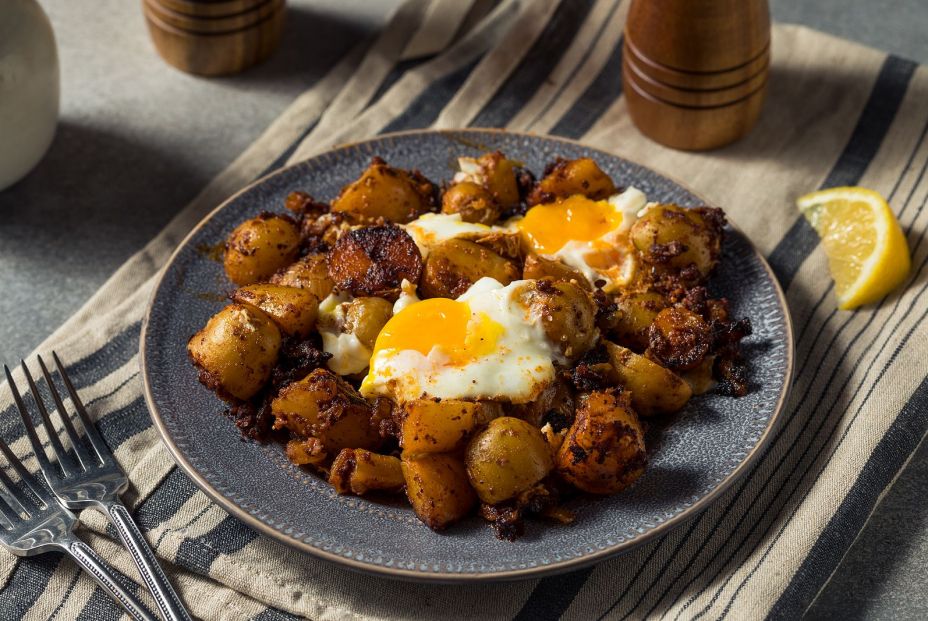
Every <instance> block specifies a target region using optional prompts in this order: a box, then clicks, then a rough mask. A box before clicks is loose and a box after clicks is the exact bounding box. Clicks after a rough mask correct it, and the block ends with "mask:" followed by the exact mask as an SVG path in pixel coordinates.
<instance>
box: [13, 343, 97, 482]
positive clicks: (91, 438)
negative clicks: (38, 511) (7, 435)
mask: <svg viewBox="0 0 928 621" xmlns="http://www.w3.org/2000/svg"><path fill="white" fill-rule="evenodd" d="M52 356H53V357H54V359H55V366H56V367H57V370H58V375H59V376H60V377H61V379H62V381H63V383H64V385H65V388H66V389H67V391H68V395H69V397H70V398H71V403H72V404H73V406H74V409H75V411H76V412H77V418H79V419H80V421H81V426H82V427H83V430H84V433H83V435H82V434H80V433H79V432H78V430H77V428H76V427H75V426H74V424H73V423H72V422H71V417H70V416H69V415H68V413H67V411H66V410H65V406H64V400H63V399H62V398H61V394H60V393H59V392H58V388H57V387H56V385H55V382H54V381H53V380H52V376H51V373H49V371H48V368H47V367H46V366H45V361H44V360H42V357H41V356H37V358H38V361H39V366H40V367H41V369H42V376H43V377H44V378H45V384H46V386H47V387H48V392H49V394H51V397H52V400H53V401H54V402H55V408H54V409H55V411H56V412H57V413H58V417H59V419H61V423H62V428H63V429H64V433H65V435H66V436H67V437H68V441H69V442H70V444H71V447H72V449H73V451H74V452H73V456H72V454H71V453H70V452H68V450H67V448H66V447H65V446H64V445H63V444H62V442H61V439H59V437H58V432H57V431H56V430H55V426H54V425H53V424H52V420H51V415H50V414H49V409H48V407H46V404H45V402H44V401H43V399H42V396H41V395H40V394H39V389H38V386H37V385H36V382H35V380H33V378H32V374H31V373H30V372H29V368H28V367H27V366H26V363H25V362H24V361H20V364H21V367H22V370H23V375H25V376H26V381H27V382H28V384H29V391H30V392H31V393H32V399H33V401H34V402H35V404H36V407H37V408H38V410H39V416H40V418H41V419H42V425H43V427H45V433H46V434H47V435H48V442H49V445H50V446H51V448H52V453H53V454H54V458H55V459H56V460H57V462H58V467H59V468H60V469H61V474H62V476H63V477H64V478H67V477H70V476H74V475H76V474H78V473H79V472H81V471H83V470H89V469H90V468H95V467H97V466H99V465H101V464H103V462H104V459H105V457H104V456H106V455H109V449H108V448H107V446H106V444H105V443H104V442H103V439H102V438H101V437H100V435H99V433H98V432H97V429H96V426H95V425H94V424H93V422H91V420H90V417H89V416H88V415H87V412H86V410H85V409H84V405H83V403H81V400H80V398H79V397H78V395H77V391H76V390H75V389H74V385H73V384H72V383H71V381H70V379H69V378H68V376H67V374H66V373H65V370H64V365H62V364H61V361H60V360H59V359H58V355H57V354H55V353H54V352H52ZM3 370H4V371H5V372H6V378H7V381H8V382H9V385H10V391H11V392H12V393H13V400H14V401H15V402H16V407H17V409H18V410H19V414H20V416H21V417H22V419H23V425H25V427H26V434H27V436H28V437H29V443H30V444H31V445H32V449H33V451H34V452H35V456H36V459H37V460H38V462H39V467H40V468H41V469H42V472H43V473H44V474H45V476H46V478H49V479H56V478H59V477H58V476H57V475H56V472H55V469H54V467H53V465H52V462H50V461H49V459H48V455H47V454H46V452H45V449H44V447H43V446H42V443H41V442H40V441H39V436H38V434H37V433H36V429H35V425H34V423H33V422H32V416H31V415H30V414H29V410H28V409H27V408H26V404H25V402H24V400H23V397H22V395H21V394H20V392H19V389H18V387H17V386H16V383H15V382H14V381H13V376H12V374H11V373H10V369H9V367H7V366H6V365H3ZM88 443H89V446H88ZM4 453H6V451H4ZM75 458H76V461H75Z"/></svg>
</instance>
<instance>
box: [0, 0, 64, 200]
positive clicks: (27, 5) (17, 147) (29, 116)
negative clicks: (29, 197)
mask: <svg viewBox="0 0 928 621" xmlns="http://www.w3.org/2000/svg"><path fill="white" fill-rule="evenodd" d="M58 96H59V78H58V50H57V48H56V46H55V35H54V33H53V32H52V26H51V23H49V21H48V17H47V16H46V15H45V12H44V11H42V8H41V7H40V6H39V3H38V2H37V1H36V0H0V190H3V189H4V188H6V187H8V186H10V185H12V184H13V183H15V182H16V181H18V180H19V179H21V178H22V177H23V176H25V174H26V173H28V172H29V171H30V170H32V168H33V167H34V166H35V165H36V164H38V162H39V160H40V159H42V156H43V155H44V154H45V151H46V150H48V147H49V145H50V144H51V142H52V138H53V137H54V135H55V126H56V125H57V123H58Z"/></svg>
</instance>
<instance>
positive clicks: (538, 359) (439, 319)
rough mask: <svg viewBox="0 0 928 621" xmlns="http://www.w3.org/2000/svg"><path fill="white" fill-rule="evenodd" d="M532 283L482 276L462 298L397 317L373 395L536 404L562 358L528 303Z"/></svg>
mask: <svg viewBox="0 0 928 621" xmlns="http://www.w3.org/2000/svg"><path fill="white" fill-rule="evenodd" d="M527 286H529V282H528V281H516V282H513V283H511V284H509V285H507V286H503V285H502V284H501V283H499V282H497V281H496V280H493V279H492V278H482V279H480V280H478V281H477V282H476V283H474V285H473V286H471V288H470V289H468V290H467V292H465V293H464V294H463V295H461V296H460V297H458V298H457V299H456V300H451V299H447V298H431V299H427V300H422V301H420V302H415V303H412V304H410V305H408V306H406V307H404V308H402V309H401V310H400V311H399V312H397V313H396V314H395V315H394V316H393V317H392V318H391V319H390V321H388V322H387V324H386V325H385V326H384V328H383V330H381V332H380V335H379V336H378V337H377V341H376V344H375V345H374V351H373V355H372V356H371V360H370V371H369V372H368V374H367V377H365V378H364V381H363V382H362V384H361V394H363V395H364V396H367V397H372V396H376V395H383V396H388V397H390V398H392V399H393V400H394V401H396V402H399V403H403V402H407V401H411V400H414V399H419V398H423V397H437V398H441V399H451V398H455V399H494V400H497V399H498V400H506V401H510V402H512V403H526V402H529V401H532V400H534V399H535V398H537V397H538V395H539V394H540V393H541V392H542V391H543V390H544V389H545V388H546V387H547V386H548V385H550V383H551V382H552V381H553V379H554V372H555V371H554V360H555V358H556V357H557V356H558V355H559V354H556V353H555V352H556V350H555V348H554V347H553V346H552V344H551V343H550V342H549V341H548V339H547V338H546V336H545V333H544V330H543V328H542V325H541V321H540V318H539V317H536V316H534V315H533V313H532V312H530V310H529V308H528V307H526V306H525V305H524V304H523V303H522V302H520V293H521V292H522V291H523V290H524V289H525V287H527Z"/></svg>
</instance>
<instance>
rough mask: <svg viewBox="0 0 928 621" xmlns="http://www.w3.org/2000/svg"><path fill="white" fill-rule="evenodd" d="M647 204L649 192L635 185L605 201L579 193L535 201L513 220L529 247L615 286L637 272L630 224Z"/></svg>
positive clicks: (589, 276)
mask: <svg viewBox="0 0 928 621" xmlns="http://www.w3.org/2000/svg"><path fill="white" fill-rule="evenodd" d="M646 204H647V197H646V196H645V194H644V193H643V192H641V191H640V190H638V189H636V188H628V189H627V190H625V191H624V192H621V193H619V194H615V195H614V196H611V197H609V199H607V200H602V201H594V200H592V199H589V198H587V197H585V196H583V195H579V194H577V195H574V196H571V197H569V198H566V199H563V200H560V201H557V202H554V203H545V204H542V205H536V206H534V207H532V208H531V209H529V210H528V211H527V212H526V214H525V216H524V217H523V218H520V219H518V220H515V221H513V222H512V223H511V224H510V226H512V227H515V228H516V229H518V230H519V232H520V233H521V234H522V236H523V242H524V244H525V245H526V246H527V248H528V249H529V250H531V251H533V252H536V253H538V254H539V255H541V256H544V257H546V258H550V259H558V260H560V261H561V262H563V263H565V264H566V265H569V266H571V267H573V268H575V269H577V270H578V271H580V272H581V273H582V274H583V275H584V277H586V279H587V280H589V281H590V283H591V284H595V283H596V282H597V281H605V283H606V285H605V286H604V287H603V288H604V289H605V290H606V291H612V290H614V289H617V288H618V287H621V286H622V285H624V284H627V283H628V282H630V280H631V279H632V277H633V275H634V269H635V260H634V253H633V252H631V246H630V245H629V241H628V230H629V229H630V228H631V226H632V224H634V222H635V220H636V219H637V217H638V213H639V212H640V211H641V210H642V209H643V208H644V207H645V206H646Z"/></svg>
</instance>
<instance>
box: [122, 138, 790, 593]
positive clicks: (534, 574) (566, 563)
mask: <svg viewBox="0 0 928 621" xmlns="http://www.w3.org/2000/svg"><path fill="white" fill-rule="evenodd" d="M486 133H498V134H504V135H509V136H516V137H521V138H525V139H529V140H536V139H543V140H550V141H555V142H562V143H564V144H569V145H574V146H578V147H582V148H584V149H587V150H589V151H593V152H596V153H599V154H601V155H602V156H603V157H606V158H620V159H622V160H625V161H627V162H629V163H632V164H635V165H636V166H640V167H641V168H644V169H647V170H649V171H651V172H653V173H654V174H655V175H656V176H658V177H663V178H664V179H667V180H668V181H670V182H672V183H674V184H676V185H678V186H679V187H681V188H683V189H684V190H686V191H687V192H689V193H690V194H692V195H693V196H695V197H697V198H700V199H701V200H702V202H703V203H705V204H707V205H709V204H711V203H710V202H709V201H706V200H704V199H702V197H701V196H700V194H699V193H697V192H694V191H693V190H691V189H690V188H689V187H688V186H687V185H686V184H684V183H681V182H679V181H677V180H676V179H674V178H673V177H671V176H669V175H665V174H663V173H659V172H657V171H655V170H653V169H651V168H649V167H648V166H645V165H643V164H640V163H638V162H635V161H634V160H629V159H627V158H624V157H620V156H618V155H615V154H614V153H609V152H608V151H604V150H602V149H598V148H595V147H591V146H589V145H587V144H584V143H583V142H580V141H578V140H571V139H568V138H561V137H558V136H546V135H540V134H532V133H528V132H511V131H507V130H504V129H499V128H480V127H471V128H466V129H450V130H432V129H418V130H409V131H402V132H392V133H386V134H380V135H378V136H376V137H374V138H370V139H367V140H361V141H358V142H353V143H346V144H341V145H336V146H334V147H333V148H331V149H329V150H328V151H325V152H322V153H319V154H317V155H315V156H313V157H311V158H308V159H314V158H315V157H321V156H325V155H328V156H331V155H332V154H333V152H336V151H341V150H344V149H351V148H357V147H359V146H363V145H365V144H367V143H374V142H380V141H383V140H389V139H397V138H399V139H402V138H404V137H407V136H416V135H423V134H438V135H442V136H445V137H447V138H448V140H451V141H454V140H456V139H457V140H458V141H460V139H459V138H456V137H460V135H462V134H464V135H466V134H475V135H477V134H486ZM306 161H308V160H303V161H300V162H296V163H294V164H291V165H290V166H286V167H284V168H279V169H277V170H274V171H273V172H271V173H269V174H267V175H265V176H263V177H261V178H260V179H258V180H256V181H254V182H252V183H250V184H248V185H247V186H245V187H244V188H242V189H241V190H239V191H238V192H236V193H235V194H233V195H232V196H230V197H229V198H227V199H226V200H225V201H223V202H222V203H221V204H220V205H219V206H218V207H216V208H215V209H213V210H212V211H211V212H210V213H209V214H207V215H206V217H204V218H203V219H202V220H201V221H200V222H199V223H198V224H197V225H196V226H194V227H193V229H191V230H190V232H189V233H188V234H187V235H186V236H185V237H184V239H183V240H182V241H181V242H180V243H179V244H178V245H177V247H176V248H175V249H174V252H173V253H171V256H170V258H169V259H168V260H167V261H166V262H165V264H164V266H163V267H162V268H161V270H160V273H159V275H158V282H157V283H156V284H155V287H154V289H153V290H152V293H151V296H150V298H149V301H148V307H147V309H146V311H145V318H144V320H143V321H142V330H141V335H140V338H139V364H140V367H141V374H142V383H143V392H144V395H145V402H146V404H147V405H148V411H149V414H150V416H151V419H152V422H153V423H154V426H155V429H157V430H158V434H159V435H160V436H161V441H162V442H164V444H165V446H166V447H167V449H168V452H169V453H170V454H171V457H172V458H173V459H174V461H175V462H176V463H177V465H178V466H179V467H180V468H181V470H183V471H184V473H185V474H186V475H187V476H189V477H190V478H191V479H192V480H193V482H194V484H195V485H196V486H197V487H199V488H200V489H201V490H202V491H203V492H204V493H205V494H206V495H207V496H209V497H210V498H211V499H212V500H213V501H215V502H216V503H217V504H218V505H219V506H221V507H222V508H223V509H225V510H226V511H227V512H228V513H229V514H231V515H233V516H235V517H236V518H237V519H239V520H240V521H242V522H244V523H245V524H246V525H247V526H249V527H250V528H252V529H254V530H255V531H257V532H258V533H261V534H263V535H267V536H269V537H272V538H274V539H276V540H277V541H280V542H281V543H284V544H286V545H288V546H290V547H292V548H295V549H297V550H300V551H302V552H306V553H308V554H310V555H312V556H315V557H317V558H320V559H323V560H325V561H329V562H332V563H335V564H337V565H340V566H342V567H345V568H347V569H351V570H354V571H358V572H361V573H366V574H373V575H377V576H381V577H386V578H393V579H399V580H407V581H413V582H434V583H449V584H450V583H468V582H470V583H473V582H494V581H512V580H526V579H533V578H540V577H543V576H550V575H553V574H561V573H565V572H568V571H571V570H576V569H580V568H583V567H587V566H590V565H593V564H596V563H599V562H602V561H604V560H606V559H609V558H611V557H614V556H617V555H619V554H622V553H625V552H628V551H629V550H631V549H633V548H636V547H638V546H640V545H643V544H645V543H647V542H649V541H651V540H652V539H654V538H655V537H658V536H659V535H662V534H664V533H666V532H667V531H669V530H672V529H673V528H676V526H677V525H678V524H680V523H681V522H683V521H684V520H686V519H689V518H690V517H692V516H694V515H696V514H698V513H700V512H702V511H703V510H705V509H706V508H707V507H708V506H709V505H710V504H711V503H712V502H713V501H715V499H716V498H718V497H719V496H720V495H721V494H722V493H723V492H725V491H726V490H727V489H728V488H729V487H731V485H732V484H733V483H735V481H737V480H738V479H740V478H741V477H742V476H743V475H744V474H745V473H746V472H747V471H748V470H749V469H750V468H751V466H752V465H753V464H754V462H755V461H756V460H757V458H758V457H759V456H760V453H761V451H762V450H763V449H764V447H765V446H766V445H767V444H768V442H769V441H770V439H771V436H772V434H773V432H774V430H775V429H777V427H778V426H779V423H780V421H781V418H782V414H783V411H784V409H785V405H786V399H787V397H788V395H789V391H790V388H791V387H792V383H793V371H794V358H795V342H794V334H793V321H792V317H791V316H790V312H789V305H788V304H787V302H786V296H785V294H784V293H783V288H782V287H781V286H780V282H779V281H778V280H777V278H776V275H775V274H774V273H773V270H772V269H771V267H770V265H769V264H768V263H767V260H766V259H765V258H764V256H763V255H762V254H761V253H760V252H758V250H757V248H756V247H755V246H754V244H753V242H751V240H750V238H749V237H748V236H747V235H744V233H743V232H742V231H741V229H739V228H738V227H737V226H736V225H734V224H733V223H732V222H731V220H730V219H729V221H728V223H729V226H730V227H731V228H732V229H734V230H736V231H737V232H739V233H740V234H741V235H742V236H743V237H744V239H745V240H746V241H747V242H748V243H749V245H750V246H751V250H752V251H753V252H754V254H755V256H756V257H757V259H758V261H759V262H760V265H761V266H762V267H763V268H764V270H765V272H766V273H767V276H768V278H769V279H770V282H771V284H772V285H773V289H774V291H775V293H776V298H777V304H778V305H779V307H780V309H781V310H782V313H783V326H784V330H785V332H786V336H787V339H786V353H785V356H784V359H785V364H786V370H785V373H784V375H783V378H784V381H783V386H782V387H781V388H780V394H779V396H778V399H777V404H776V407H775V408H774V411H773V414H772V415H771V416H770V418H769V420H768V421H767V425H766V427H765V428H764V430H763V432H762V433H761V434H760V436H758V438H757V442H756V443H755V444H754V446H753V448H752V449H751V450H750V451H748V452H747V454H746V455H745V457H744V459H742V460H741V462H740V463H739V464H738V465H737V466H736V467H735V468H734V469H733V470H732V471H731V472H730V473H729V474H728V475H727V476H726V477H725V478H724V479H722V480H721V481H720V482H719V483H718V484H717V485H716V486H715V488H713V489H712V491H710V492H708V493H707V494H705V495H704V496H702V497H701V498H699V500H697V501H696V502H694V503H693V504H692V505H690V506H688V507H686V508H685V509H683V510H682V511H680V512H679V513H678V514H676V515H674V516H673V517H671V518H668V519H667V520H665V521H663V522H661V523H660V524H658V525H656V526H654V527H653V528H651V529H650V530H648V531H646V532H644V533H642V534H640V535H639V536H637V537H634V538H632V539H627V540H625V541H622V542H619V543H617V544H615V545H613V546H610V547H607V548H604V549H601V550H596V551H594V552H591V553H589V554H586V555H583V556H580V557H575V558H571V559H565V560H563V561H558V562H554V563H550V564H547V565H542V566H535V567H527V568H524V569H512V570H503V571H492V572H480V573H478V572H461V573H442V572H435V571H429V570H411V569H404V568H399V567H385V566H383V565H378V564H374V563H366V562H363V561H358V560H355V559H352V558H347V557H345V556H342V555H339V554H336V553H333V552H328V551H326V550H323V549H321V548H317V547H315V546H313V545H310V544H308V543H306V542H305V541H302V540H298V539H293V538H291V537H288V536H287V535H286V534H285V533H283V532H281V531H279V530H277V529H275V528H273V527H271V526H270V525H268V524H265V523H264V522H262V521H261V520H259V519H258V518H257V517H255V516H253V515H251V514H250V513H249V512H248V511H246V510H244V509H242V508H241V507H239V506H238V505H237V504H235V502H234V501H233V500H231V499H230V498H228V497H226V496H224V495H223V494H222V493H221V492H220V491H219V490H217V489H216V488H215V487H213V486H212V485H211V484H210V483H209V481H207V480H206V479H205V478H204V477H203V476H202V475H201V474H200V473H199V471H197V470H196V468H195V467H194V466H193V465H192V464H191V463H190V461H189V460H188V459H187V457H186V456H185V455H184V454H183V452H182V451H181V450H180V448H179V447H178V446H177V445H176V444H175V443H174V440H173V438H172V437H171V435H170V433H169V432H168V429H167V427H166V425H165V423H164V420H163V419H162V417H161V414H160V412H159V410H158V407H157V405H156V404H155V398H154V395H153V394H152V388H151V382H150V381H149V369H148V364H147V356H146V352H145V342H146V335H147V332H148V323H149V319H150V317H151V312H152V308H153V306H154V302H155V300H156V298H157V297H158V295H159V292H160V291H161V289H162V287H165V286H166V285H165V278H164V276H165V274H166V273H167V271H168V269H169V268H170V266H171V265H173V263H174V261H175V260H176V259H177V257H178V255H179V254H180V253H181V251H182V250H183V249H184V248H186V246H187V244H188V243H189V242H190V240H191V239H192V238H193V237H194V236H195V235H196V234H197V233H198V232H199V230H200V229H201V228H203V227H204V226H206V224H207V223H208V222H209V221H210V220H211V219H212V218H213V217H214V216H215V215H216V214H218V213H219V212H220V211H222V210H223V209H225V208H226V206H227V205H229V204H230V203H232V202H234V201H235V200H237V199H238V197H239V196H240V195H242V194H244V193H246V192H248V191H250V190H252V189H253V188H254V187H256V186H259V185H261V184H263V183H265V182H266V181H267V180H268V179H270V178H272V177H275V176H277V175H281V174H284V173H285V172H287V171H289V170H291V169H293V168H295V167H297V166H302V165H303V164H304V163H305V162H306ZM423 528H426V527H425V526H424V525H423Z"/></svg>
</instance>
